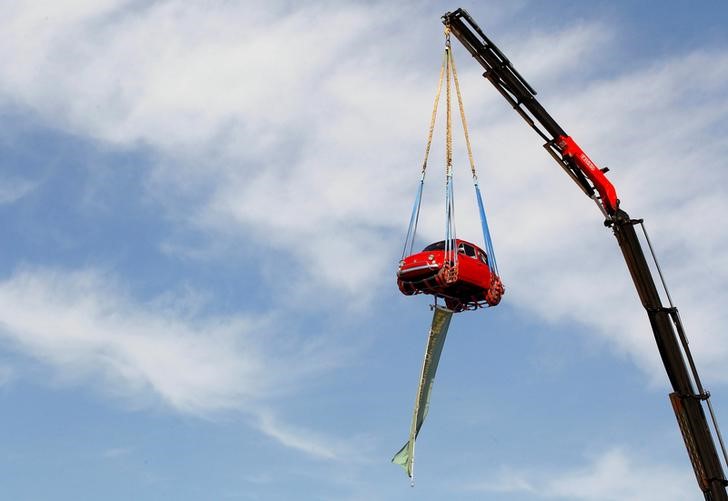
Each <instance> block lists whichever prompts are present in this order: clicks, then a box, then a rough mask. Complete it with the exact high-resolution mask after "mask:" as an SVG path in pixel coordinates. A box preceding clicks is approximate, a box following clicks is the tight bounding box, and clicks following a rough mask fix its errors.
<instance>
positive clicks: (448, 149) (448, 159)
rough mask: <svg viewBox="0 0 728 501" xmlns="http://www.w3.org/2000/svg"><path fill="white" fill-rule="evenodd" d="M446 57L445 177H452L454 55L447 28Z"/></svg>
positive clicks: (447, 28)
mask: <svg viewBox="0 0 728 501" xmlns="http://www.w3.org/2000/svg"><path fill="white" fill-rule="evenodd" d="M445 55H446V56H447V65H446V66H447V82H446V86H445V88H446V95H447V98H446V99H447V100H446V103H447V120H446V122H445V175H447V176H450V175H451V174H452V117H451V107H452V106H451V104H450V102H451V99H450V75H451V73H452V67H451V65H450V62H451V61H452V53H451V51H450V27H449V26H446V27H445Z"/></svg>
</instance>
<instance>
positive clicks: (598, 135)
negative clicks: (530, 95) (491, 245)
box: [0, 2, 728, 382]
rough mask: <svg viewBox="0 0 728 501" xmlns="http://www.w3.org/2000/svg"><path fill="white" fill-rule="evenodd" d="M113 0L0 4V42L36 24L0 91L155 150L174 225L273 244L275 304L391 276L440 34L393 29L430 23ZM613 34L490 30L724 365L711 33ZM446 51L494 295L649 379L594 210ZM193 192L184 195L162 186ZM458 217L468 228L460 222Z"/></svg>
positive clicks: (720, 95)
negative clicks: (6, 9) (420, 44)
mask: <svg viewBox="0 0 728 501" xmlns="http://www.w3.org/2000/svg"><path fill="white" fill-rule="evenodd" d="M126 5H127V4H126V3H125V2H107V3H104V4H99V5H97V4H91V3H83V2H79V3H78V4H76V5H75V6H74V8H73V9H58V10H54V11H52V12H50V13H48V12H46V11H44V10H42V9H36V8H33V7H16V8H15V9H14V10H13V11H11V12H10V13H8V15H6V16H3V20H2V21H0V23H2V25H1V26H0V27H2V29H3V33H4V34H5V36H6V38H8V39H9V40H12V41H20V40H27V39H28V38H29V36H28V34H29V33H33V37H32V39H33V40H34V42H33V44H30V45H28V46H27V47H25V50H24V51H22V53H21V52H19V51H17V50H15V49H16V47H15V46H14V45H13V43H9V44H7V45H4V47H5V48H4V49H0V50H3V52H1V53H0V55H2V56H3V60H4V61H5V65H6V68H7V71H5V72H4V73H3V75H2V76H1V77H0V96H1V99H3V100H5V101H9V102H13V103H15V104H18V105H20V106H26V107H28V108H30V109H33V110H34V111H35V112H36V113H37V114H38V115H39V116H40V117H41V118H43V119H44V120H46V121H48V122H49V123H51V124H52V125H53V126H55V127H60V128H63V129H65V130H68V131H71V132H73V133H76V134H82V135H84V136H87V137H90V138H92V139H96V140H99V141H105V142H111V143H115V144H119V145H122V146H124V147H134V146H135V145H137V144H145V145H148V146H150V147H151V148H153V149H154V150H155V152H157V153H158V157H157V158H158V160H159V161H158V163H156V164H155V165H154V166H153V167H152V168H151V169H150V170H151V173H150V180H151V181H150V185H153V186H156V187H163V188H164V189H159V190H154V191H155V192H156V193H157V196H159V197H161V198H162V199H163V200H164V203H166V204H168V207H170V209H171V212H174V213H175V214H181V217H182V219H183V220H184V223H185V224H191V225H193V226H195V227H196V228H203V229H204V230H205V231H210V232H213V233H214V234H215V236H216V240H217V241H222V240H227V241H230V242H234V243H236V244H237V243H240V242H244V243H245V245H248V246H253V247H255V248H256V249H265V250H270V249H273V250H274V251H275V252H276V253H282V254H283V255H284V256H285V257H286V260H285V261H286V262H287V263H288V264H289V266H287V267H286V268H285V270H284V271H280V270H279V266H278V262H279V261H278V259H277V257H275V258H273V259H272V260H271V261H270V263H273V264H271V266H270V267H271V269H273V271H272V272H271V273H273V274H275V273H281V276H283V277H285V279H279V278H280V277H279V276H278V275H275V276H274V278H273V279H271V280H268V282H267V285H268V286H269V287H271V288H276V287H277V288H281V287H282V288H284V289H285V290H284V291H282V292H283V295H285V296H286V297H287V298H288V301H289V306H291V305H293V304H294V303H296V302H298V303H301V304H309V303H310V297H312V296H313V295H314V294H315V295H316V297H318V298H322V301H321V302H322V303H323V304H328V300H329V299H330V300H331V301H339V302H342V303H346V302H351V300H352V299H353V298H355V299H357V301H360V302H365V301H367V300H369V299H372V298H374V297H375V296H376V294H377V292H378V291H379V290H380V289H378V287H380V286H383V284H385V283H387V284H391V279H390V278H389V273H390V272H391V268H392V266H393V262H392V261H393V260H394V259H396V257H393V256H394V255H395V253H396V251H394V250H393V249H396V248H397V247H398V246H399V239H400V238H399V237H400V236H399V232H400V230H401V229H402V226H403V224H404V223H405V220H406V215H407V213H408V205H409V202H410V199H411V195H412V193H411V189H412V188H413V185H414V183H415V182H416V177H417V170H418V167H419V161H420V158H421V154H422V140H423V135H424V128H425V126H426V123H427V118H428V113H429V109H430V104H431V100H432V96H433V94H434V87H435V80H436V71H437V66H438V64H439V60H438V57H436V56H437V48H438V47H439V43H435V42H432V45H431V46H427V49H428V54H429V53H430V49H432V50H431V52H432V54H434V55H433V57H432V61H428V62H427V63H424V62H422V61H423V60H420V61H418V62H417V63H415V61H414V60H413V59H412V58H411V52H412V49H411V48H412V47H414V46H415V44H413V42H412V40H410V39H407V38H406V37H411V36H416V35H413V33H419V32H420V31H421V32H423V33H424V32H428V33H431V30H432V23H431V20H430V19H425V18H424V17H418V16H417V15H414V16H409V17H408V19H409V21H408V27H409V28H410V30H408V31H407V33H406V34H404V33H402V30H397V29H394V27H393V25H392V24H387V22H386V21H383V16H381V15H380V13H379V11H378V9H379V8H381V6H380V5H378V4H375V5H374V6H373V7H370V6H367V7H366V8H365V7H364V6H362V5H358V4H347V5H344V4H341V5H337V6H334V7H332V6H331V5H326V6H325V7H324V6H323V4H306V5H305V6H300V7H297V8H293V9H290V8H287V9H282V8H280V5H279V4H275V3H274V4H270V5H268V6H266V7H265V8H263V7H252V9H253V10H251V6H249V5H245V6H238V5H236V4H231V3H226V4H221V5H219V6H218V8H216V9H209V8H206V7H201V6H198V5H194V4H180V3H174V2H163V3H155V4H150V5H149V6H147V7H146V8H144V9H134V11H133V12H130V11H129V10H128V9H127V8H126V7H125V6H126ZM387 8H390V7H387ZM428 15H429V14H428ZM48 16H50V17H51V18H52V19H53V22H46V18H47V17H48ZM391 17H392V16H390V18H391ZM395 17H396V16H395ZM233 19H234V20H237V21H239V22H231V20H233ZM271 19H275V20H276V22H275V23H268V22H267V20H271ZM320 26H327V29H326V30H321V29H320V28H319V27H320ZM616 30H617V28H616V27H615V26H611V25H610V26H606V25H602V24H581V25H576V26H574V25H572V26H571V27H570V28H569V29H567V30H563V31H556V32H554V33H551V34H549V35H548V36H546V35H544V34H541V33H535V34H534V33H526V34H523V36H512V37H511V39H510V40H511V42H510V44H509V45H508V46H505V45H504V46H503V48H504V49H506V50H507V52H508V53H509V54H512V55H513V57H512V60H513V62H514V63H515V64H516V66H517V67H518V69H519V70H520V71H521V73H523V74H524V75H525V76H526V77H527V78H528V80H529V81H530V82H531V83H532V84H533V85H535V86H536V87H537V88H539V89H543V88H544V86H545V91H544V92H543V93H542V94H543V99H544V103H545V104H546V105H547V107H548V108H549V109H551V110H552V111H553V113H554V115H555V116H556V117H557V118H558V119H559V121H561V122H562V123H563V124H564V125H568V129H569V131H570V132H571V133H572V134H573V135H574V136H575V138H576V140H577V141H579V142H580V143H581V144H582V145H583V146H584V148H585V149H586V150H587V151H589V152H590V154H591V156H592V157H593V158H594V160H595V161H597V162H598V163H600V164H601V165H608V166H610V167H611V168H612V172H611V173H610V177H611V179H613V180H614V182H615V184H616V185H617V187H618V190H619V193H620V196H621V197H622V199H623V202H624V207H625V208H626V209H628V210H629V211H631V212H632V213H633V215H634V216H638V217H646V218H647V221H648V222H649V223H650V227H651V228H653V231H654V234H653V237H654V239H655V243H656V244H657V248H658V250H659V251H661V255H663V256H664V260H663V263H662V264H663V266H664V268H665V270H666V271H667V272H668V277H669V278H671V282H672V284H673V287H674V297H675V298H676V299H677V302H678V305H679V306H680V307H681V310H682V312H683V316H684V318H685V320H686V324H687V325H688V328H689V330H690V334H691V336H692V337H693V341H694V342H693V349H694V350H695V352H696V353H695V354H696V357H697V359H698V363H699V365H700V366H701V367H702V368H704V370H705V372H706V375H707V377H708V378H709V379H711V380H718V381H723V382H725V381H728V371H727V370H726V367H725V364H724V363H723V361H724V360H725V357H726V355H728V341H726V340H725V337H724V336H721V335H720V330H721V329H720V326H723V325H725V323H726V321H727V320H728V318H727V317H726V314H725V313H724V312H725V309H724V308H722V305H723V304H724V303H725V302H726V300H728V297H726V292H725V291H724V288H723V287H722V283H724V282H725V279H726V278H728V277H727V276H726V273H728V272H726V270H728V266H724V265H725V261H726V258H725V257H724V254H725V253H724V251H723V249H725V248H727V246H726V243H728V230H727V229H726V228H725V225H716V224H714V222H713V220H712V219H711V217H706V215H715V214H722V213H724V212H725V210H726V209H727V208H728V207H726V198H725V196H724V193H723V191H722V190H723V188H722V187H723V186H725V183H726V181H727V179H726V176H728V174H726V170H725V169H723V168H722V165H721V162H722V159H725V158H726V157H728V144H727V143H726V140H725V138H724V133H723V131H722V129H720V127H719V124H722V123H725V122H726V119H728V107H726V105H725V104H724V103H725V102H726V99H727V97H726V93H727V90H726V86H725V82H726V81H727V80H728V78H727V76H728V51H726V50H725V49H720V48H717V49H714V50H712V51H711V52H710V53H707V52H705V51H697V52H693V53H678V54H672V55H670V56H669V57H666V58H664V59H662V60H659V61H653V62H652V63H651V64H647V65H644V66H641V67H639V66H631V67H627V68H622V67H620V68H614V67H612V66H606V65H607V64H610V61H613V59H610V58H607V57H605V56H604V54H605V53H607V52H609V49H611V48H614V50H619V49H618V48H617V47H616V41H617V40H618V39H619V36H618V35H619V33H618V32H617V31H616ZM427 39H428V40H431V39H432V37H431V36H428V37H427ZM291 40H295V41H296V42H295V43H291ZM418 41H419V40H418ZM546 45H548V47H549V50H543V49H541V47H543V46H546ZM553 47H559V50H552V48H553ZM352 54H356V59H355V60H352V58H351V57H350V56H351V55H352ZM423 54H424V53H423ZM423 57H424V56H423ZM462 59H463V62H462V63H461V64H460V67H461V72H462V75H461V76H462V82H463V87H464V91H465V99H466V105H467V106H468V109H469V110H471V112H472V113H471V120H470V123H471V127H472V129H473V130H472V137H473V138H474V141H475V143H476V153H477V157H478V159H479V160H480V164H481V172H482V173H483V176H482V178H481V180H482V186H483V188H484V189H485V192H486V196H487V199H488V204H489V211H490V215H491V221H492V229H493V232H494V237H495V239H496V246H497V250H498V251H499V261H500V263H501V265H502V269H503V271H504V274H505V277H504V278H505V280H506V285H507V286H508V291H509V293H508V299H507V300H508V301H510V302H511V304H514V305H516V306H517V307H518V308H520V309H521V311H528V312H530V313H532V314H535V315H537V316H538V317H539V318H541V319H543V320H544V321H549V322H565V321H568V322H577V323H579V324H581V325H583V326H586V327H588V329H587V331H588V332H590V333H592V334H593V335H596V336H598V337H599V338H600V339H603V340H607V341H608V342H609V343H610V344H611V346H613V347H614V348H615V349H616V350H617V351H619V352H620V353H624V354H625V355H627V356H629V357H631V358H633V359H634V360H635V361H636V363H638V364H639V365H640V366H641V367H642V368H643V369H644V370H645V372H646V373H648V374H649V375H650V377H651V378H653V379H655V380H658V379H659V380H663V379H662V375H661V374H662V371H661V370H660V368H659V365H660V363H659V359H658V357H657V351H656V350H655V347H654V341H653V340H652V338H651V335H650V334H649V326H648V323H647V320H646V318H645V315H644V312H642V311H641V309H640V307H639V303H638V302H637V300H636V296H635V293H634V291H633V288H632V286H631V284H630V283H629V276H628V274H627V272H626V270H625V269H624V265H623V263H622V262H621V258H620V257H619V254H618V252H619V251H618V248H617V246H616V244H615V243H614V241H613V240H612V237H611V236H610V235H609V234H608V231H607V230H604V229H603V228H602V227H601V226H600V221H599V220H600V216H599V214H598V212H597V211H596V209H595V208H594V207H593V205H591V204H590V203H589V202H588V201H587V200H586V199H585V198H584V197H583V196H582V194H581V193H580V192H579V190H577V189H575V187H574V186H573V185H571V183H570V181H569V180H568V178H566V177H564V176H563V175H562V174H561V173H560V171H559V170H558V169H557V168H556V166H555V165H553V163H551V162H550V159H549V158H548V157H547V156H546V155H544V152H543V150H542V149H541V148H540V147H539V144H538V140H537V138H536V137H535V136H534V135H533V134H532V133H531V131H530V130H528V128H527V127H524V125H523V123H521V122H520V121H519V119H518V117H517V116H516V115H515V114H514V113H513V112H512V110H510V109H509V108H508V107H507V106H506V105H505V104H504V103H503V102H502V100H501V99H500V97H499V96H498V95H497V93H496V92H495V91H493V90H492V89H490V88H488V86H487V84H486V83H484V82H483V80H482V78H481V77H480V76H479V73H480V68H477V67H473V66H472V65H470V66H469V65H467V64H466V63H465V62H464V61H465V60H466V59H465V58H462ZM403 61H405V62H407V64H403ZM575 61H579V62H580V63H579V67H578V68H576V67H575ZM410 63H411V64H410ZM605 68H607V69H609V71H605ZM578 69H584V70H585V71H584V72H581V71H577V70H578ZM587 69H590V71H586V70H587ZM597 70H599V71H597ZM695 74H700V75H701V78H700V79H695V78H691V75H695ZM585 75H587V76H585ZM588 75H592V76H588ZM593 75H598V78H597V77H595V76H593ZM528 145H532V146H528ZM437 155H438V153H437V151H434V152H433V165H437V162H438V160H437V158H438V157H437ZM459 158H460V160H458V161H459V162H463V163H464V156H462V155H461V156H460V157H459ZM407 166H409V167H407ZM696 166H699V168H696ZM433 170H435V172H433V173H431V174H430V179H431V182H432V183H433V184H437V181H436V180H437V177H439V175H438V173H437V172H438V171H437V170H436V169H435V168H434V167H433ZM461 172H465V169H463V171H461ZM458 186H459V188H458V190H459V193H460V194H459V198H458V204H459V207H460V208H461V209H459V214H460V215H463V214H467V213H471V214H473V215H474V214H475V212H474V210H473V209H472V201H471V200H472V197H471V194H470V193H468V191H467V189H466V188H465V187H466V183H461V184H459V185H458ZM190 192H194V193H195V194H196V195H197V197H196V198H195V200H196V202H195V203H192V204H189V203H181V202H180V200H182V199H184V201H185V202H187V201H188V199H187V198H184V195H188V194H189V193H190ZM432 193H433V196H432V197H429V198H427V199H426V201H425V205H424V207H423V219H422V225H421V230H422V235H423V237H424V238H427V239H436V238H440V237H441V233H442V230H441V228H442V225H441V221H440V219H441V217H442V216H441V212H442V211H441V209H440V205H441V196H440V194H441V193H440V187H439V186H437V188H436V190H434V191H433V192H432ZM458 229H459V230H460V232H461V234H463V235H465V234H467V235H476V234H477V233H478V223H477V220H476V218H475V217H472V218H470V219H469V220H466V219H462V220H460V221H459V224H458ZM166 248H168V249H173V248H174V247H173V246H167V247H166ZM258 254H259V255H260V254H263V255H264V254H265V252H259V253H258ZM200 255H204V253H201V254H200ZM261 260H262V261H265V257H263V258H261ZM351 263H355V265H352V264H351ZM264 265H265V263H263V266H264ZM280 284H284V285H280ZM708 347H710V348H708Z"/></svg>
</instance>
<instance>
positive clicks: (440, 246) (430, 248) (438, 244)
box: [422, 240, 445, 252]
mask: <svg viewBox="0 0 728 501" xmlns="http://www.w3.org/2000/svg"><path fill="white" fill-rule="evenodd" d="M438 250H445V241H444V240H443V241H441V242H435V243H434V244H430V245H428V246H427V247H425V248H424V249H423V250H422V252H427V251H438Z"/></svg>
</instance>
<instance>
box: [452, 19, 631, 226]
mask: <svg viewBox="0 0 728 501" xmlns="http://www.w3.org/2000/svg"><path fill="white" fill-rule="evenodd" d="M443 20H444V22H445V23H446V24H447V25H449V26H450V30H451V33H452V34H453V35H455V37H456V38H457V39H458V40H460V42H461V43H462V44H463V46H465V48H466V49H467V50H468V52H470V54H472V56H473V57H474V58H475V60H476V61H478V63H480V65H481V66H482V67H483V68H485V73H484V74H483V76H484V77H485V78H487V79H488V80H489V81H490V82H491V83H492V84H493V85H494V86H495V88H496V89H497V90H498V92H500V93H501V95H503V97H504V98H505V99H506V100H507V101H508V102H509V103H510V104H511V106H513V109H515V110H516V111H517V112H518V114H519V115H521V117H522V118H523V119H524V120H525V121H526V122H527V123H528V124H529V125H530V126H531V127H532V128H533V129H534V130H536V132H537V133H538V134H539V135H540V136H541V137H542V138H543V139H544V140H545V141H546V144H544V147H545V148H546V149H547V150H548V151H549V153H550V154H551V156H553V157H554V159H555V160H556V161H557V162H558V163H559V164H560V165H561V167H562V168H564V170H566V172H567V174H569V175H570V176H571V178H572V179H573V180H574V181H575V182H576V183H577V184H578V185H579V187H581V189H582V190H583V191H584V193H586V195H587V196H589V197H590V198H593V199H594V200H595V201H597V203H598V204H599V206H600V208H601V209H602V211H603V212H604V214H605V216H612V215H614V214H615V213H616V211H617V209H618V208H619V200H618V199H617V192H616V190H615V189H614V186H613V185H612V183H610V182H609V180H608V179H607V177H606V176H605V175H604V173H605V172H606V170H607V169H600V168H599V167H597V165H596V164H595V163H594V162H593V161H592V160H591V159H590V158H589V157H588V156H587V155H586V154H585V153H584V151H583V150H582V149H581V148H580V147H579V145H577V144H576V142H575V141H574V140H573V139H572V138H571V137H570V136H569V135H568V134H567V133H566V131H564V129H562V128H561V126H560V125H559V124H558V123H556V121H555V120H554V119H553V118H552V117H551V115H549V113H548V112H547V111H546V110H545V109H544V107H543V106H541V103H539V102H538V100H537V99H536V91H535V90H534V89H533V87H531V86H530V85H529V84H528V82H526V80H525V79H524V78H523V77H522V76H521V75H520V74H519V73H518V71H516V69H515V68H514V67H513V65H512V64H511V62H510V61H509V60H508V58H507V57H506V56H505V55H503V53H502V52H501V51H500V50H499V49H498V47H497V46H496V45H495V44H494V43H493V42H492V41H491V40H490V39H489V38H488V37H487V36H486V35H485V33H483V31H482V30H481V29H480V27H479V26H478V25H477V23H475V21H474V20H473V19H472V18H471V17H470V15H469V14H468V13H467V12H466V11H464V10H462V9H458V10H456V11H455V12H453V13H447V14H445V16H443ZM595 190H596V192H597V193H598V198H597V195H596V194H595V193H594V192H595Z"/></svg>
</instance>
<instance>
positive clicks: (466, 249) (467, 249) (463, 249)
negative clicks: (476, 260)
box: [458, 244, 475, 257]
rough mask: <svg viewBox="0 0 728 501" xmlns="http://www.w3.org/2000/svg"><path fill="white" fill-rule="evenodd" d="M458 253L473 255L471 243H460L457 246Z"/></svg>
mask: <svg viewBox="0 0 728 501" xmlns="http://www.w3.org/2000/svg"><path fill="white" fill-rule="evenodd" d="M458 253H459V254H465V255H466V256H469V257H475V249H474V248H473V246H472V245H468V244H460V245H459V246H458Z"/></svg>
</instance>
